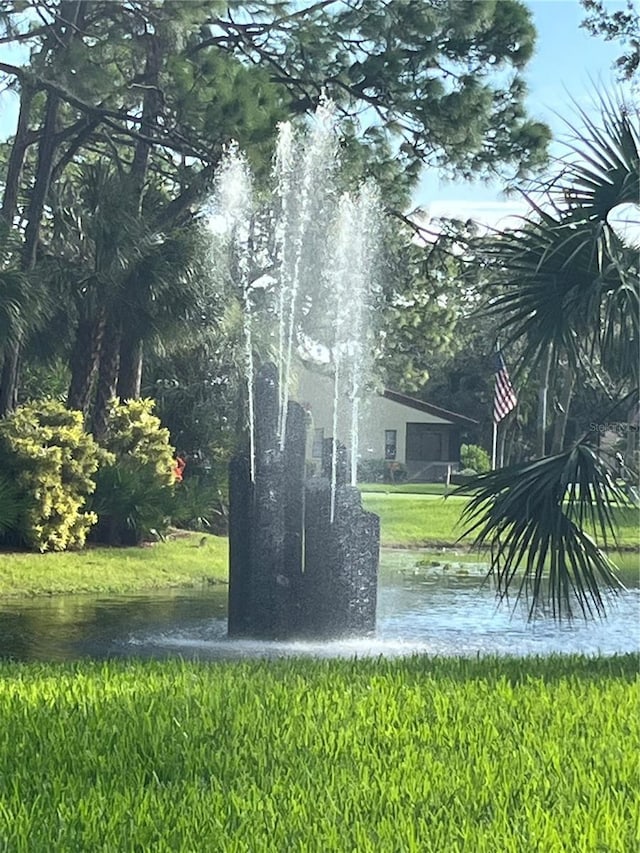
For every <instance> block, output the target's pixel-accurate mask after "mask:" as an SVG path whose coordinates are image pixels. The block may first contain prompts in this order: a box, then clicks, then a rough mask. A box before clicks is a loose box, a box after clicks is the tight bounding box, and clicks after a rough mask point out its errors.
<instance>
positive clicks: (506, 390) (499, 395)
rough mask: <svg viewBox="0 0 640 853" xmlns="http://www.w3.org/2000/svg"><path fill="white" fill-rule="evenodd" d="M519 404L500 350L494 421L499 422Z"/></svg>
mask: <svg viewBox="0 0 640 853" xmlns="http://www.w3.org/2000/svg"><path fill="white" fill-rule="evenodd" d="M517 404H518V398H517V397H516V392H515V391H514V390H513V385H512V384H511V380H510V379H509V371H508V370H507V366H506V364H505V363H504V358H503V357H502V353H501V352H500V350H498V351H497V352H496V384H495V393H494V395H493V422H494V424H499V423H500V421H501V420H502V419H503V418H506V416H507V415H508V414H509V412H512V411H513V410H514V409H515V407H516V405H517Z"/></svg>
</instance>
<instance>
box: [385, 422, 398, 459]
mask: <svg viewBox="0 0 640 853" xmlns="http://www.w3.org/2000/svg"><path fill="white" fill-rule="evenodd" d="M397 443H398V430H396V429H385V431H384V458H385V459H389V460H394V459H395V458H396V449H397Z"/></svg>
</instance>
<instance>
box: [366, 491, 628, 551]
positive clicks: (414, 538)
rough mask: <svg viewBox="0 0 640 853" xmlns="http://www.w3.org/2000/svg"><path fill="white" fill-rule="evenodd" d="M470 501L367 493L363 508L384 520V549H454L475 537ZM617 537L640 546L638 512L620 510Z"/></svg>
mask: <svg viewBox="0 0 640 853" xmlns="http://www.w3.org/2000/svg"><path fill="white" fill-rule="evenodd" d="M468 502H469V498H468V497H466V496H464V495H449V496H448V497H446V498H445V497H444V496H438V495H430V494H409V493H389V494H383V493H380V492H364V493H363V494H362V505H363V506H364V507H365V508H366V509H368V510H370V511H371V512H375V513H376V514H377V515H379V516H380V530H381V539H382V544H383V545H397V546H400V545H404V546H405V547H416V546H425V545H453V544H455V543H456V541H458V539H460V541H461V542H463V543H466V544H470V543H471V541H472V540H473V537H469V536H463V533H464V532H465V529H466V527H467V526H468V522H463V521H462V518H461V517H462V512H463V510H464V508H465V507H466V506H467V504H468ZM616 520H617V525H618V526H617V536H618V541H619V543H620V544H621V545H622V546H624V547H634V546H635V547H636V548H637V547H638V546H639V545H640V513H639V511H638V510H635V509H618V510H617V513H616Z"/></svg>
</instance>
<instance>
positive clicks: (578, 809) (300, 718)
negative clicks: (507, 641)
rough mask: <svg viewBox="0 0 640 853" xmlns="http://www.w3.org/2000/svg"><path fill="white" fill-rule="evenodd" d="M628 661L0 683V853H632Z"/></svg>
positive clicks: (172, 667)
mask: <svg viewBox="0 0 640 853" xmlns="http://www.w3.org/2000/svg"><path fill="white" fill-rule="evenodd" d="M639 665H640V661H639V659H638V656H635V655H626V656H620V657H614V658H595V659H590V658H585V657H579V656H568V657H551V658H546V659H542V658H530V659H528V660H527V661H522V660H517V659H492V658H487V659H480V660H464V659H428V658H411V659H405V660H400V661H389V660H376V661H368V660H360V661H291V660H289V661H278V662H253V663H235V664H229V663H225V664H213V665H212V664H209V665H205V664H187V663H183V662H180V661H168V662H164V663H157V662H136V663H125V662H119V663H116V662H110V663H82V664H74V665H66V666H63V665H55V666H51V665H49V666H44V665H20V664H6V663H5V664H3V665H0V677H1V680H0V715H1V718H2V722H3V725H2V727H1V729H0V743H1V748H0V849H2V850H7V851H12V853H40V851H43V853H52V851H65V853H66V851H72V850H73V851H76V850H77V851H110V853H111V851H118V853H126V851H147V850H149V851H157V853H164V851H166V852H167V853H169V851H194V852H195V851H209V850H211V851H225V852H226V851H233V853H241V851H242V853H244V851H251V853H262V851H264V853H267V851H273V853H283V851H305V853H306V851H309V853H316V851H317V853H331V851H335V853H345V851H357V853H369V852H370V853H383V851H384V853H386V851H390V853H391V851H402V853H413V852H414V851H415V853H429V851H433V852H434V853H457V851H460V853H463V851H464V853H496V851H500V853H523V851H529V850H539V851H544V853H564V851H571V853H596V851H607V853H630V851H632V850H636V849H638V840H639V839H638V826H637V816H638V807H639V802H638V790H639V786H638V754H639V750H640V732H639V723H638V713H637V711H638V700H639V698H640V695H639V689H638V687H639V685H638V669H639Z"/></svg>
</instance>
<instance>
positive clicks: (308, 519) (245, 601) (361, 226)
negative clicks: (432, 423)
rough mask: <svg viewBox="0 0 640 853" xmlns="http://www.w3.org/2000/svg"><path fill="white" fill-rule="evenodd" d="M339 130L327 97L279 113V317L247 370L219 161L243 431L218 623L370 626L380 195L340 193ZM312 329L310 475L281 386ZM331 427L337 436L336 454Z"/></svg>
mask: <svg viewBox="0 0 640 853" xmlns="http://www.w3.org/2000/svg"><path fill="white" fill-rule="evenodd" d="M337 141H338V139H337V133H336V125H335V120H334V115H333V110H332V107H331V105H330V104H326V105H323V106H321V107H320V108H319V110H318V111H317V113H316V116H315V120H314V123H313V125H312V128H311V130H310V132H308V133H307V134H306V135H304V136H296V135H295V134H294V132H293V130H292V128H291V126H290V125H289V124H284V125H282V126H281V128H280V132H279V138H278V145H277V153H276V158H275V168H274V176H275V184H276V190H275V205H274V207H275V212H274V227H273V239H272V241H271V242H272V244H273V246H274V252H275V255H276V263H275V265H274V266H275V268H276V269H277V271H278V272H277V278H276V280H275V281H274V283H273V287H272V299H271V309H270V310H271V312H272V316H273V315H275V317H277V328H278V333H277V347H276V348H275V349H277V358H276V363H275V364H265V365H263V366H262V367H261V368H259V369H258V370H256V369H255V367H254V356H253V329H254V324H255V323H256V322H259V321H260V317H258V316H256V314H257V310H256V308H255V304H256V301H257V300H256V298H255V297H256V296H257V289H258V288H262V290H263V291H264V289H265V285H264V282H263V283H261V284H256V282H255V281H252V279H251V274H250V270H252V269H254V268H256V267H258V266H259V264H258V263H257V262H256V260H255V258H254V257H253V255H254V254H255V252H256V249H255V245H256V241H255V240H254V239H253V237H252V234H251V224H250V223H251V220H252V207H251V178H250V175H249V173H248V169H247V167H246V163H245V161H244V160H243V158H242V156H241V155H240V154H239V153H238V152H237V151H231V152H230V154H229V156H228V157H227V159H226V161H225V163H224V165H223V167H222V169H221V173H220V180H219V186H218V192H217V204H216V208H217V210H218V215H219V216H220V217H222V218H223V220H224V221H225V222H226V233H227V235H228V238H229V244H230V246H231V247H232V256H233V258H234V261H233V270H234V273H235V278H234V280H235V281H236V284H237V286H238V288H239V290H240V294H241V301H242V304H243V308H244V336H245V356H246V368H247V369H246V375H247V389H248V391H247V403H248V406H247V407H248V412H247V415H248V418H247V420H248V432H249V442H248V448H247V451H246V452H245V453H243V454H241V455H239V456H238V457H236V458H235V459H234V460H233V461H232V463H231V467H230V495H229V500H230V506H229V528H230V530H229V549H230V557H229V621H228V629H229V634H230V636H245V637H253V638H261V639H287V638H291V637H313V638H324V637H343V636H361V635H371V634H373V633H374V632H375V613H376V589H377V566H378V552H379V525H378V519H377V517H376V516H374V515H373V514H372V513H368V512H365V511H364V510H363V509H362V507H361V503H360V495H359V492H358V490H357V489H356V487H355V480H356V467H357V454H358V445H357V422H358V409H359V401H360V397H361V394H362V388H363V384H364V377H365V373H366V358H365V352H366V351H367V347H366V335H367V309H368V307H369V306H370V303H371V294H372V290H373V282H374V280H375V277H374V274H373V273H374V264H375V260H374V258H375V245H376V242H377V239H376V237H377V226H376V223H377V209H378V202H377V194H376V190H375V188H373V187H371V186H366V185H365V186H363V187H361V188H360V189H359V191H358V192H357V193H355V194H349V193H343V194H341V195H339V194H338V192H337V189H336V185H337V180H336V174H337V167H336V163H337V160H338V157H337ZM270 281H273V280H270ZM261 296H262V297H263V298H262V299H261V301H262V303H264V302H265V300H264V293H262V294H261ZM262 320H263V321H264V318H262ZM328 334H329V335H330V338H329V339H327V337H326V336H327V335H328ZM310 336H311V337H313V339H314V340H315V341H316V342H318V341H319V340H320V338H322V336H325V341H326V344H324V348H325V350H326V351H327V352H330V353H331V364H332V372H333V380H334V388H335V391H334V401H333V413H332V416H333V417H332V420H333V424H334V436H333V439H330V440H328V443H327V452H326V454H325V459H326V464H325V466H324V470H323V471H322V472H321V473H322V475H321V476H316V477H312V478H310V479H306V477H305V467H306V464H305V449H306V445H307V438H306V429H307V418H306V415H305V412H304V410H303V409H302V407H301V406H300V405H298V404H297V403H296V402H294V401H293V400H292V399H291V390H290V389H291V386H292V381H293V374H294V370H293V365H294V357H295V352H296V349H297V347H298V344H299V342H300V341H301V340H302V339H307V340H309V339H310ZM318 345H319V344H318ZM345 407H346V408H348V410H349V411H348V412H347V413H345V412H344V411H341V409H344V408H345ZM339 423H348V428H347V432H348V434H347V435H345V436H339V435H338V424H339ZM339 439H342V440H344V441H348V443H349V449H350V456H349V460H348V462H347V460H346V459H345V450H346V448H345V446H344V445H342V444H341V443H340V441H339ZM347 480H350V484H349V485H347Z"/></svg>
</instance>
